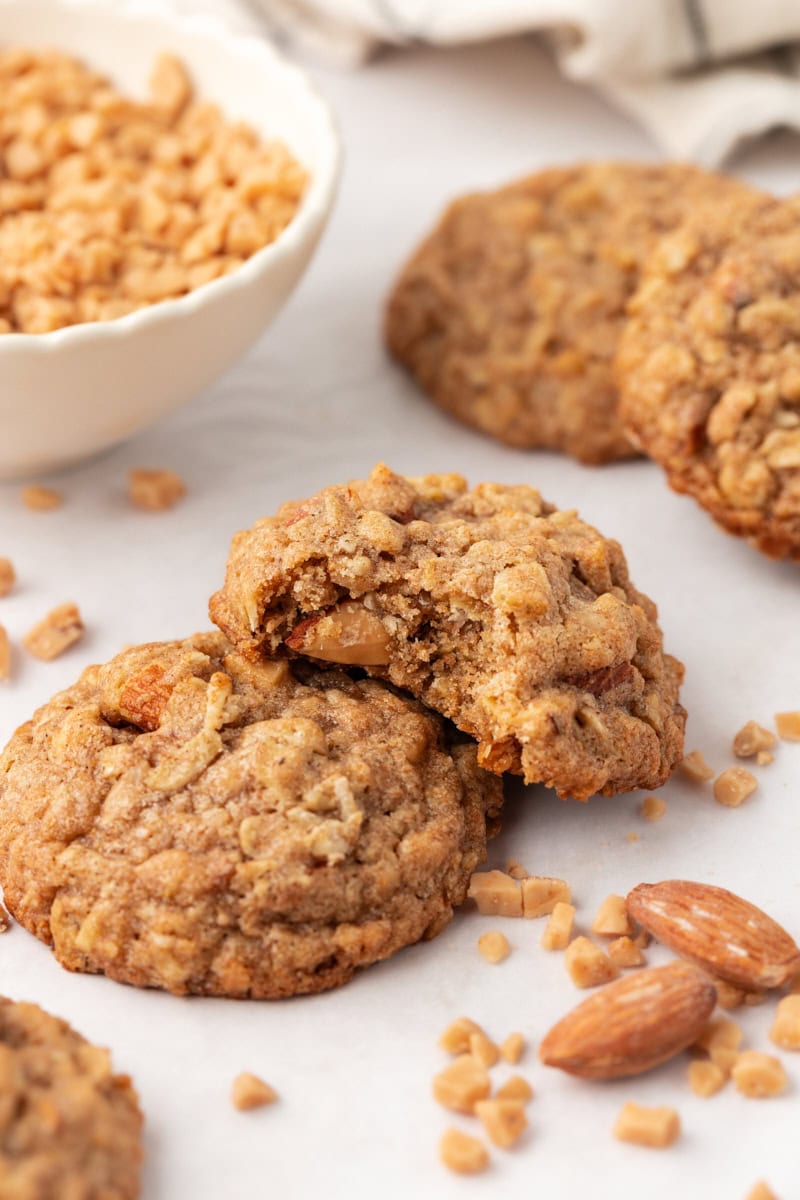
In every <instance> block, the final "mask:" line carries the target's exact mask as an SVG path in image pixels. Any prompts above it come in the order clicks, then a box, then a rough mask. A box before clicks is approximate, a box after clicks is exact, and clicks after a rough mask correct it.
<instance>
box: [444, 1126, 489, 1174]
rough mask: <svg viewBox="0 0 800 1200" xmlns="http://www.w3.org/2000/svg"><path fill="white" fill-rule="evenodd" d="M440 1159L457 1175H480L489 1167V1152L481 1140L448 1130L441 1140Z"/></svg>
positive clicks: (459, 1131)
mask: <svg viewBox="0 0 800 1200" xmlns="http://www.w3.org/2000/svg"><path fill="white" fill-rule="evenodd" d="M439 1158H440V1159H441V1161H442V1162H443V1163H444V1165H445V1166H446V1167H447V1168H448V1170H450V1171H455V1172H456V1174H457V1175H478V1174H480V1172H481V1171H485V1170H486V1168H487V1167H488V1166H489V1152H488V1150H487V1149H486V1147H485V1146H484V1144H483V1142H481V1141H480V1139H479V1138H476V1137H471V1136H470V1135H469V1134H468V1133H462V1132H461V1130H460V1129H453V1128H450V1129H446V1130H445V1131H444V1133H443V1134H442V1136H441V1138H440V1140H439Z"/></svg>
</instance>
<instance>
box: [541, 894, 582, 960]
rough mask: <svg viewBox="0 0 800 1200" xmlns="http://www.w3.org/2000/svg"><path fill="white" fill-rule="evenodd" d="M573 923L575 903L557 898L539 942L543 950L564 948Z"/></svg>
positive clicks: (569, 936) (570, 935)
mask: <svg viewBox="0 0 800 1200" xmlns="http://www.w3.org/2000/svg"><path fill="white" fill-rule="evenodd" d="M574 925H575V905H574V904H564V902H563V901H561V900H559V901H558V903H557V904H556V906H555V908H554V909H553V911H552V912H551V914H550V918H549V920H548V922H547V924H546V925H545V927H544V933H543V934H542V938H541V943H540V945H541V946H542V949H544V950H566V948H567V946H568V945H569V941H570V938H571V937H572V930H573V928H574Z"/></svg>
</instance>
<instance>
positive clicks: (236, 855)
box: [0, 632, 501, 997]
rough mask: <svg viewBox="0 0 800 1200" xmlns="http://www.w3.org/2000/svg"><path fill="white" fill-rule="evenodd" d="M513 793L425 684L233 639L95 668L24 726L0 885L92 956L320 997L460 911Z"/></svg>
mask: <svg viewBox="0 0 800 1200" xmlns="http://www.w3.org/2000/svg"><path fill="white" fill-rule="evenodd" d="M451 733H452V736H451ZM500 801H501V788H500V781H499V780H497V779H495V777H494V776H492V775H490V774H489V773H488V772H486V771H482V770H481V769H480V768H479V767H478V765H477V762H476V755H475V747H474V746H473V745H471V744H469V743H467V742H466V741H465V740H459V738H458V735H457V734H456V732H455V731H454V730H451V727H449V726H447V725H446V724H445V723H444V722H443V721H442V720H441V719H440V718H439V717H437V716H436V715H435V714H433V713H429V712H427V711H426V710H425V709H424V708H422V706H421V705H419V704H417V703H416V702H415V701H413V700H411V699H410V698H405V697H402V696H399V695H397V693H396V692H395V691H394V690H393V689H392V688H391V687H388V686H387V685H386V684H384V683H380V682H378V681H375V680H361V681H355V680H353V679H350V678H349V677H348V676H347V675H345V674H344V673H342V672H338V671H335V672H330V671H328V672H324V673H321V672H319V671H317V670H315V669H314V668H312V667H310V666H309V665H308V664H305V665H304V664H302V663H301V664H297V666H296V669H295V668H294V667H292V666H290V664H289V663H288V662H287V661H285V660H284V661H280V662H260V663H253V662H251V661H248V660H247V659H245V658H243V657H242V656H241V655H240V654H238V653H237V652H235V651H234V650H233V649H232V648H231V647H230V646H229V645H228V643H227V642H226V641H225V639H224V638H223V637H222V636H221V635H220V634H219V633H216V632H215V633H213V634H204V635H196V636H195V637H192V638H189V639H188V640H187V641H185V642H169V643H163V644H151V645H146V646H139V647H136V648H134V649H131V650H126V651H124V652H123V653H122V654H120V655H118V656H117V657H116V658H115V659H113V660H112V661H111V662H110V663H108V664H107V665H105V666H102V667H90V668H89V669H88V670H87V671H85V672H84V674H83V675H82V676H81V678H80V680H79V681H78V683H77V684H75V686H74V687H71V688H68V689H67V690H66V691H64V692H62V693H61V694H60V695H58V696H56V697H55V698H54V699H53V700H52V701H51V702H50V703H49V704H46V705H45V706H44V707H43V708H41V709H40V710H39V711H38V713H36V715H35V716H34V718H33V720H32V721H29V722H28V723H27V724H26V725H24V726H22V728H21V729H19V730H18V731H17V733H15V735H14V736H13V738H12V739H11V742H10V743H9V745H8V747H7V748H6V750H5V752H4V754H3V756H2V758H0V879H1V880H2V884H3V888H4V893H5V901H6V904H7V906H8V908H9V910H10V911H11V912H12V913H13V914H14V915H15V917H16V919H17V920H18V921H19V922H20V923H21V924H22V925H24V926H25V927H26V928H27V929H29V930H30V931H31V932H32V933H35V934H36V935H37V937H39V938H41V939H42V940H43V941H45V942H49V943H50V944H51V945H52V947H53V950H54V952H55V955H56V957H57V958H58V960H59V961H60V962H61V963H62V964H63V965H64V966H66V967H68V968H70V969H71V970H76V971H89V972H101V971H102V972H105V974H106V975H109V976H111V977H112V978H114V979H117V980H121V981H123V982H125V983H132V984H136V985H138V986H143V987H144V986H151V987H163V988H167V989H168V990H170V991H172V992H176V993H187V992H193V993H203V994H207V995H222V996H252V997H278V996H289V995H294V994H296V993H301V992H316V991H322V990H323V989H325V988H330V987H334V986H335V985H337V984H340V983H344V982H345V981H346V980H347V979H349V978H350V976H351V975H352V974H353V972H354V971H355V970H356V968H358V967H360V966H364V965H366V964H368V963H371V962H375V961H377V960H378V959H383V958H386V957H388V956H389V955H390V954H392V953H393V952H394V951H396V950H399V949H400V948H401V947H403V946H406V945H409V944H410V943H412V942H415V941H417V940H419V939H420V938H424V937H432V936H433V935H434V934H436V933H438V932H439V930H441V929H442V928H443V927H444V926H445V925H446V924H447V922H448V921H449V919H450V916H451V914H452V909H453V906H454V905H456V904H459V903H461V901H462V900H463V899H464V897H465V895H466V891H467V885H468V882H469V877H470V874H471V873H472V871H473V870H474V869H475V867H476V866H477V865H478V864H479V863H480V862H481V861H482V860H483V858H484V856H485V850H486V817H487V816H490V817H491V816H492V815H494V814H495V813H496V812H497V811H498V809H499V806H500Z"/></svg>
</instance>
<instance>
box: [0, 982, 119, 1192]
mask: <svg viewBox="0 0 800 1200" xmlns="http://www.w3.org/2000/svg"><path fill="white" fill-rule="evenodd" d="M0 1097H2V1099H0V1197H1V1198H2V1200H48V1198H52V1200H55V1198H56V1197H59V1198H61V1200H136V1197H138V1196H139V1194H140V1192H139V1173H140V1168H141V1162H142V1114H141V1112H140V1111H139V1104H138V1100H137V1097H136V1092H135V1091H134V1089H133V1086H132V1084H131V1081H130V1079H129V1078H128V1076H127V1075H114V1074H113V1072H112V1069H111V1063H110V1061H109V1056H108V1051H107V1050H101V1049H100V1048H99V1047H97V1046H92V1045H90V1044H89V1042H87V1041H86V1039H85V1038H82V1037H81V1036H80V1034H79V1033H76V1032H75V1030H74V1029H71V1028H70V1027H69V1025H67V1023H66V1021H61V1020H59V1019H58V1017H53V1016H50V1014H49V1013H46V1012H43V1011H42V1009H41V1008H37V1006H36V1005H35V1004H15V1003H14V1002H13V1001H12V1000H6V999H4V998H3V997H0Z"/></svg>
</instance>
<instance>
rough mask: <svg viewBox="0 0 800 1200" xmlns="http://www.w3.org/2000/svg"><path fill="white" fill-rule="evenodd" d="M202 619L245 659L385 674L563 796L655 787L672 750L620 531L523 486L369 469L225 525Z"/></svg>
mask: <svg viewBox="0 0 800 1200" xmlns="http://www.w3.org/2000/svg"><path fill="white" fill-rule="evenodd" d="M211 615H212V617H213V619H214V620H215V621H216V623H217V624H218V625H219V626H220V627H221V628H222V629H223V630H224V631H225V633H226V634H227V635H228V636H229V637H230V638H231V639H232V640H233V641H234V642H236V643H237V644H238V645H239V647H240V648H241V649H242V650H243V651H245V652H247V653H248V654H250V655H252V656H256V657H257V656H258V655H259V654H268V655H269V654H272V653H277V652H279V651H283V652H285V651H286V650H289V651H291V652H293V653H295V654H302V655H305V656H308V657H311V658H314V659H317V660H321V661H324V662H336V663H345V664H349V665H351V666H352V665H356V666H360V667H362V668H364V670H366V671H367V672H368V673H369V674H371V675H377V676H381V677H383V678H386V679H389V680H391V682H392V683H395V684H397V686H398V687H402V688H405V689H407V690H408V691H409V692H411V693H412V694H413V695H415V696H417V697H418V699H420V700H422V701H423V702H424V703H425V704H428V705H429V706H430V707H431V708H433V709H435V710H436V711H438V712H440V713H442V714H443V715H444V716H447V717H449V718H450V719H451V720H452V721H454V722H455V724H456V725H457V726H458V727H459V728H460V729H462V730H464V732H466V733H469V734H470V735H472V736H473V737H475V738H477V739H478V742H479V758H480V761H481V762H482V764H483V765H484V766H486V767H489V768H490V769H491V770H494V771H498V772H500V771H514V772H517V773H519V774H522V775H524V777H525V779H526V780H527V781H528V782H529V783H534V782H541V783H544V784H546V785H547V786H548V787H554V788H556V790H557V791H558V792H559V794H560V795H562V796H568V795H569V796H574V797H576V798H577V799H581V800H585V799H587V798H588V797H589V796H591V795H593V794H594V793H595V792H603V793H605V794H607V795H611V794H613V793H614V792H619V791H628V790H631V789H633V788H639V787H641V788H654V787H657V786H658V785H659V784H662V783H663V782H664V781H665V780H666V779H667V777H668V776H669V774H670V772H671V770H672V768H673V766H674V765H675V764H676V763H677V762H678V760H679V759H680V757H681V754H682V746H683V726H684V719H685V713H684V710H683V709H682V707H681V705H680V703H679V702H678V687H679V685H680V682H681V679H682V676H683V668H682V666H681V664H680V663H678V662H676V660H675V659H674V658H671V657H670V656H669V655H665V654H664V653H663V651H662V638H661V631H660V629H659V627H658V624H657V622H656V608H655V605H654V604H653V603H652V601H650V600H648V598H647V597H646V596H643V595H642V594H641V593H640V592H637V591H636V589H635V588H634V587H633V585H632V584H631V582H630V580H629V578H628V569H627V565H626V562H625V557H624V555H623V553H622V549H621V548H620V546H619V545H618V543H617V542H615V541H611V540H609V539H607V538H604V537H602V535H601V534H599V533H598V532H597V530H596V529H593V528H592V527H591V526H590V525H587V524H585V523H584V522H583V521H581V520H580V519H579V518H578V517H577V515H576V514H575V513H574V512H558V511H557V510H556V509H554V508H553V506H552V505H550V504H547V503H546V502H545V501H544V500H542V498H541V496H540V495H539V493H538V492H537V491H536V490H535V489H534V488H531V487H524V486H519V487H503V486H501V485H499V484H494V483H484V484H481V485H479V486H478V487H476V488H475V489H474V490H472V491H468V490H467V485H466V483H465V481H464V480H463V479H462V478H461V477H460V476H459V475H429V476H425V477H420V478H415V479H412V478H404V477H402V476H400V475H395V474H393V472H391V471H390V470H389V469H388V468H387V467H385V466H379V467H376V469H375V470H374V471H373V472H372V475H371V476H370V477H369V479H368V480H360V481H355V482H352V483H350V484H347V485H344V486H341V487H330V488H326V489H325V490H324V491H322V492H320V493H319V494H318V495H317V496H313V497H312V498H311V499H309V500H305V501H303V502H299V503H293V504H287V505H284V507H283V508H282V509H281V510H280V511H279V512H278V514H277V516H275V517H271V518H267V519H266V520H262V521H259V522H258V523H257V524H256V525H255V526H254V528H253V529H252V530H249V531H247V532H244V533H240V534H237V536H236V537H235V538H234V541H233V546H232V549H231V555H230V559H229V561H228V571H227V577H226V581H225V586H224V587H223V588H222V590H221V591H220V592H218V593H217V594H216V595H215V596H214V597H213V598H212V601H211Z"/></svg>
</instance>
